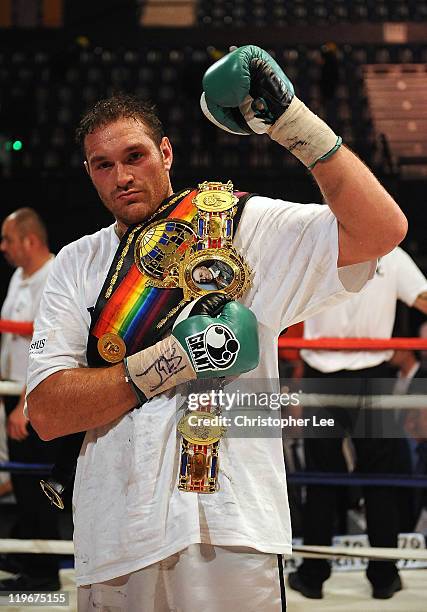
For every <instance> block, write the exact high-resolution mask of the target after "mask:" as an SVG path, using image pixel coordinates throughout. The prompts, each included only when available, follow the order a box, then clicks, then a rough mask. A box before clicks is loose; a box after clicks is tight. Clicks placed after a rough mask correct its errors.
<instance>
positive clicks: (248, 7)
mask: <svg viewBox="0 0 427 612" xmlns="http://www.w3.org/2000/svg"><path fill="white" fill-rule="evenodd" d="M426 18H427V2H426V1H425V0H352V1H351V2H349V1H348V0H293V1H292V2H286V1H284V0H252V1H251V2H246V1H245V0H199V2H198V7H197V20H198V23H199V24H200V25H203V26H211V27H217V28H219V27H227V26H228V27H233V28H239V27H246V26H256V27H265V26H273V25H274V26H284V25H307V24H315V25H331V24H334V23H335V24H340V23H348V22H351V23H357V22H373V23H375V22H386V21H387V22H407V21H414V22H423V21H425V20H426Z"/></svg>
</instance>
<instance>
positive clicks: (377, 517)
mask: <svg viewBox="0 0 427 612" xmlns="http://www.w3.org/2000/svg"><path fill="white" fill-rule="evenodd" d="M398 299H401V300H403V301H404V302H405V303H406V304H407V305H408V306H413V307H415V308H417V309H418V310H420V311H421V312H423V313H424V314H427V280H426V278H425V276H424V275H423V274H422V272H421V271H420V270H419V269H418V268H417V266H416V265H415V263H414V262H413V261H412V259H411V258H410V257H409V255H407V253H405V252H404V251H403V250H402V249H401V248H399V247H397V248H396V249H394V250H393V251H392V252H391V253H389V254H388V255H385V256H384V257H382V258H381V259H380V260H379V263H378V266H377V269H376V274H375V277H374V278H373V279H372V281H370V282H369V283H368V285H367V287H366V288H365V289H364V290H363V291H362V292H360V293H359V294H358V295H357V296H354V297H353V298H352V299H350V300H348V301H347V302H345V303H343V304H340V305H337V306H334V307H332V308H330V309H329V310H326V311H325V312H323V313H322V314H319V315H316V316H315V317H312V318H310V319H308V320H306V321H305V324H304V337H305V338H309V339H316V338H321V337H337V338H357V337H362V338H365V337H371V338H390V337H391V334H392V330H393V325H394V319H395V313H396V302H397V300H398ZM392 355H393V351H347V350H346V351H323V350H322V351H314V350H303V351H301V357H302V359H303V360H304V362H305V365H304V376H305V377H306V378H318V379H323V378H325V379H330V380H331V381H332V384H331V390H330V392H332V393H334V392H335V393H336V392H337V391H336V389H337V383H336V381H337V380H341V379H344V380H351V381H354V387H355V389H356V392H358V393H366V394H369V385H370V381H371V382H373V380H372V379H375V378H384V377H387V376H388V375H389V366H388V363H387V362H388V361H389V359H390V358H391V356H392ZM365 379H367V380H365ZM352 384H353V383H352ZM357 389H359V390H357ZM327 412H328V416H331V415H332V416H333V417H334V419H335V424H336V425H337V427H336V429H335V430H334V431H333V432H332V431H331V432H329V435H334V434H335V437H328V438H306V439H305V441H304V448H305V461H306V468H307V470H308V471H314V472H341V471H346V470H347V467H346V463H345V461H344V457H343V452H342V437H343V435H344V434H345V433H347V432H348V431H349V430H350V434H351V432H352V428H353V427H354V424H355V419H356V418H357V417H358V413H357V412H354V411H351V410H344V409H342V408H338V409H333V410H331V411H327ZM329 412H331V413H332V414H331V413H329ZM338 430H340V431H338ZM341 433H342V434H343V435H340V434H341ZM353 443H354V446H355V448H356V454H357V463H356V471H359V472H365V473H380V474H386V473H395V470H394V466H395V463H394V459H395V454H396V440H395V439H393V438H391V437H389V438H386V437H384V438H382V439H374V438H369V437H363V438H362V437H353ZM337 496H338V491H337V487H325V486H311V485H310V486H307V496H306V507H305V519H304V542H305V544H310V545H312V544H318V545H330V544H331V540H332V535H333V526H334V515H335V511H336V505H337ZM364 497H365V505H366V513H367V530H368V535H369V540H370V544H371V546H385V547H390V548H393V547H396V546H397V534H398V530H399V527H398V522H399V516H398V509H397V502H396V490H395V489H394V488H392V487H386V486H382V487H366V488H365V491H364ZM330 573H331V568H330V565H329V562H328V561H326V560H324V559H305V560H304V562H303V563H302V565H301V566H300V567H299V568H298V571H297V572H296V573H294V574H291V575H290V576H289V585H290V586H291V588H293V589H295V590H297V591H300V592H301V593H302V594H303V595H305V596H306V597H309V598H312V599H320V598H321V597H322V596H323V593H322V585H323V582H324V581H325V580H327V578H329V576H330ZM367 577H368V579H369V581H370V582H371V584H372V587H373V590H372V595H373V597H375V598H378V599H386V598H389V597H392V596H393V594H394V593H395V592H396V591H398V590H400V589H401V588H402V586H401V581H400V577H399V575H398V572H397V569H396V566H395V563H394V562H392V561H370V563H369V566H368V569H367Z"/></svg>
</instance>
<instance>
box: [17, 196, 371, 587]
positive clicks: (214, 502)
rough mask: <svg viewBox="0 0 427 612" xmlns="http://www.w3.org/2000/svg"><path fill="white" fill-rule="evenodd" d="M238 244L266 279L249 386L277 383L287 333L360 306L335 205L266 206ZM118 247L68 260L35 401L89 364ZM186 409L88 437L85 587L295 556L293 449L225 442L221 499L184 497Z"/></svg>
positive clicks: (59, 268) (68, 251)
mask: <svg viewBox="0 0 427 612" xmlns="http://www.w3.org/2000/svg"><path fill="white" fill-rule="evenodd" d="M234 245H235V247H236V249H237V250H238V251H239V252H240V253H241V254H242V255H243V257H244V258H245V260H246V261H247V263H248V264H249V265H250V267H251V268H252V270H253V271H254V274H253V284H252V287H251V288H250V289H249V290H248V291H247V293H246V294H245V295H244V297H243V298H242V300H241V301H242V302H243V303H244V304H245V305H246V306H248V307H250V308H251V309H252V311H253V312H254V313H255V315H256V317H257V319H258V322H259V333H260V346H261V361H260V365H259V367H258V368H257V369H256V370H254V371H253V372H250V373H248V374H247V375H245V376H246V377H247V378H258V379H275V378H277V377H278V366H277V339H278V335H279V333H280V331H281V330H282V329H283V328H284V327H286V326H287V325H290V324H292V323H296V322H298V321H300V320H302V319H304V318H306V317H307V316H308V315H311V314H313V313H315V312H316V311H318V310H319V309H321V308H324V307H325V306H326V305H327V304H331V303H332V304H334V303H336V302H337V301H339V300H340V299H343V297H345V296H347V295H348V293H347V291H345V290H344V287H343V284H342V283H341V281H340V279H339V275H338V273H337V268H336V261H337V254H338V232H337V223H336V220H335V218H334V216H333V215H332V213H331V211H330V209H329V208H328V207H327V206H319V205H316V204H313V205H312V204H310V205H300V204H292V203H288V202H283V201H281V200H271V199H269V198H264V197H259V196H257V197H253V198H251V199H250V200H249V201H248V203H247V204H246V206H245V209H244V212H243V214H242V218H241V221H240V224H239V227H238V231H237V233H236V236H235V239H234ZM117 246H118V239H117V236H116V235H115V233H114V230H113V226H111V227H108V228H105V229H102V230H101V231H99V232H97V233H96V234H94V235H92V236H85V237H84V238H81V239H80V240H78V241H77V242H74V243H72V244H70V245H68V246H66V247H65V248H64V249H63V250H62V251H61V252H60V253H59V255H58V256H57V258H56V260H55V264H54V267H53V270H52V273H51V275H50V277H49V279H48V282H47V285H46V290H45V293H44V296H43V299H42V303H41V307H40V311H39V316H38V318H37V321H36V331H35V334H34V338H33V344H34V345H35V346H37V344H36V343H37V341H40V343H39V345H40V347H42V348H38V349H35V350H33V351H31V354H30V364H29V376H28V393H29V392H30V391H31V390H32V389H34V387H36V386H37V385H38V384H39V383H40V382H41V381H42V380H44V379H45V378H46V377H47V376H49V375H50V374H53V373H54V372H57V371H59V370H63V369H65V368H75V367H84V366H85V365H86V363H87V362H86V342H87V335H88V330H89V324H90V317H89V312H88V308H90V307H92V306H93V305H94V304H95V302H96V299H97V297H98V294H99V292H100V290H101V287H102V284H103V282H104V280H105V277H106V275H107V272H108V269H109V266H110V264H111V262H112V259H113V256H114V253H115V251H116V249H117ZM374 268H375V266H374V265H373V264H372V262H371V263H365V264H360V265H356V266H351V267H349V268H345V269H343V271H342V276H343V277H344V276H345V277H346V278H345V283H346V288H347V289H348V290H350V291H357V290H359V289H360V288H361V287H362V286H363V285H364V283H365V282H366V280H367V279H368V278H369V277H370V276H371V275H372V274H373V271H374ZM340 277H341V271H340ZM277 389H278V387H277ZM99 399H100V401H102V397H100V398H99ZM181 404H182V398H181V396H180V395H179V392H178V393H176V394H175V395H173V393H170V395H161V396H158V397H155V398H153V399H152V400H151V401H150V402H148V403H146V404H145V405H144V406H142V407H141V408H140V409H137V410H133V411H131V412H129V413H127V414H125V415H123V416H122V417H121V418H119V419H117V420H116V421H115V422H113V423H110V424H109V425H106V426H104V427H98V428H96V429H93V430H91V431H89V432H88V433H87V434H86V438H85V442H84V444H83V447H82V451H81V453H80V457H79V461H78V466H77V474H76V482H75V487H74V522H75V559H76V582H77V584H78V585H84V584H90V583H94V582H101V581H104V580H109V579H111V578H114V577H117V576H120V575H123V574H127V573H129V572H132V571H136V570H137V569H140V568H142V567H145V566H147V565H150V564H151V563H155V562H157V561H159V560H161V559H164V558H166V557H168V556H170V555H172V554H174V553H175V552H177V551H179V550H182V549H184V548H186V547H187V546H189V545H190V544H195V543H199V542H209V543H211V544H214V545H229V546H233V545H236V546H237V545H242V546H251V547H253V548H256V549H258V550H260V551H264V552H271V553H290V552H291V529H290V520H289V508H288V500H287V494H286V480H285V470H284V463H283V451H282V442H281V438H280V437H279V436H278V437H277V438H274V439H271V438H270V439H264V438H263V439H259V438H257V439H253V438H252V439H241V438H227V437H225V438H223V439H222V440H221V444H220V463H219V466H220V467H219V485H220V488H219V491H218V492H216V493H214V494H212V495H203V494H196V493H185V492H180V491H178V489H177V470H178V465H179V451H180V437H179V436H178V435H177V432H176V422H177V408H179V407H180V406H181ZM69 409H70V411H71V410H73V406H70V408H69Z"/></svg>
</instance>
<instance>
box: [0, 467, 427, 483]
mask: <svg viewBox="0 0 427 612" xmlns="http://www.w3.org/2000/svg"><path fill="white" fill-rule="evenodd" d="M51 469H52V465H51V464H49V463H18V462H13V461H8V462H4V463H0V472H11V473H16V474H25V473H26V474H28V475H43V474H49V473H50V471H51ZM287 479H288V483H290V484H304V485H305V484H315V485H334V486H347V487H348V486H350V487H355V486H386V487H413V488H427V477H426V476H423V475H413V474H372V475H366V474H362V473H358V472H351V473H348V474H343V473H342V472H327V473H326V472H292V473H288V474H287Z"/></svg>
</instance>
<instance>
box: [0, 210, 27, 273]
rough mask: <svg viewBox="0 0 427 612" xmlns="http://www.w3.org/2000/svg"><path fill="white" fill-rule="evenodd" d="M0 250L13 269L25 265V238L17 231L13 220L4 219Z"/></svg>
mask: <svg viewBox="0 0 427 612" xmlns="http://www.w3.org/2000/svg"><path fill="white" fill-rule="evenodd" d="M0 250H1V252H2V253H3V255H4V258H5V259H6V261H7V262H8V263H9V264H10V265H11V266H14V267H15V268H18V267H19V266H22V265H23V264H25V261H26V257H27V246H26V243H25V238H23V237H22V236H21V234H20V233H19V231H18V228H17V225H16V221H15V220H14V219H10V218H8V219H5V221H4V222H3V225H2V228H1V243H0Z"/></svg>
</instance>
